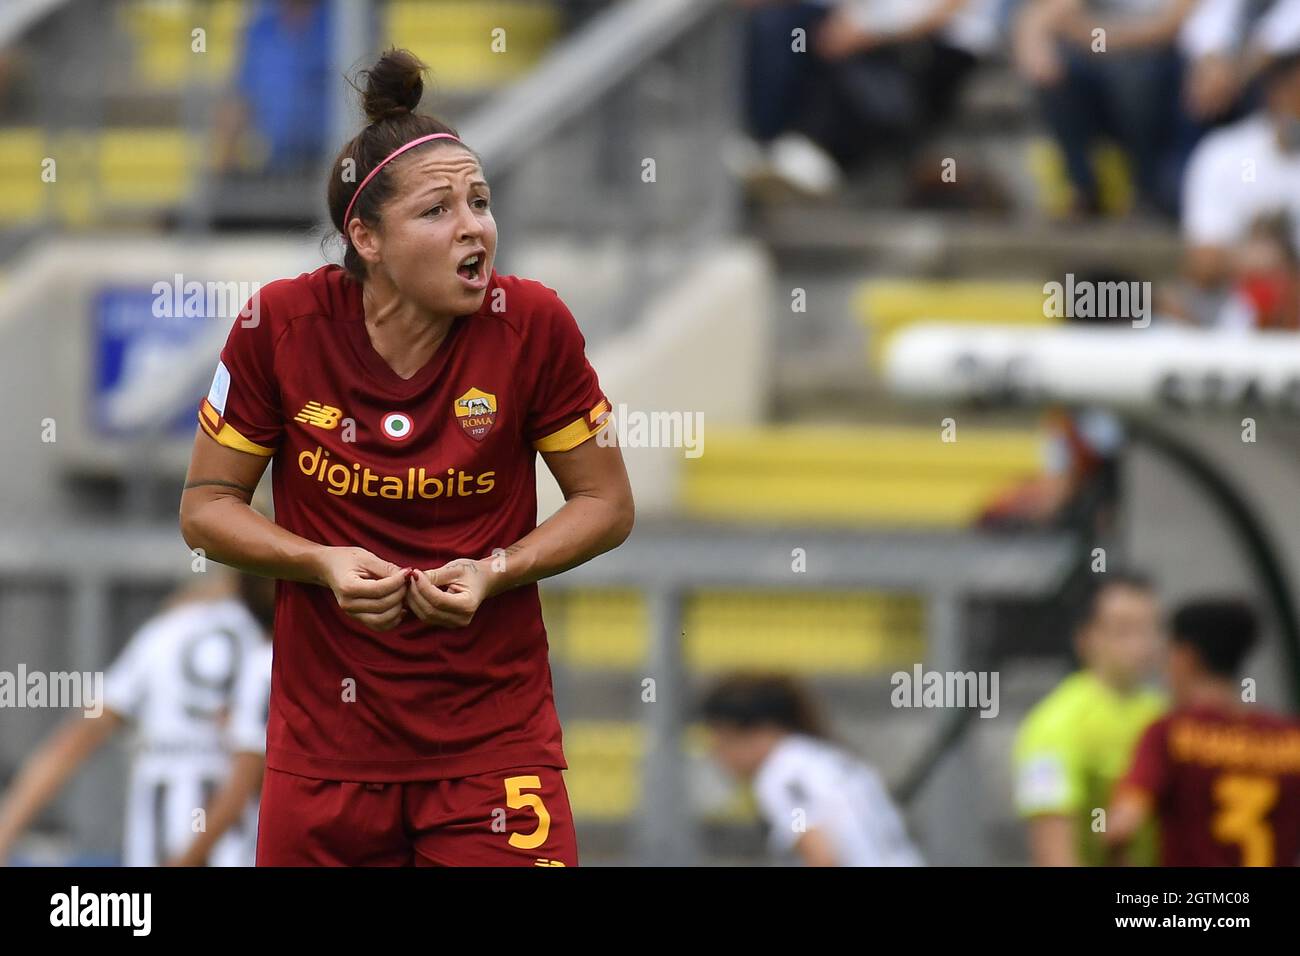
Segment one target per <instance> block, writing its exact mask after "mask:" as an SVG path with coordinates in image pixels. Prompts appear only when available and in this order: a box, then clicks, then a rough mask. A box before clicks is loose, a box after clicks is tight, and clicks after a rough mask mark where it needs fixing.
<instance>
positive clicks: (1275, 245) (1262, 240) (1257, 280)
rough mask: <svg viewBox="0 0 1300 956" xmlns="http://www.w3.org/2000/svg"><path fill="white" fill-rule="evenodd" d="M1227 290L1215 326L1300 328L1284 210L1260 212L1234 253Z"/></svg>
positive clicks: (1297, 267) (1299, 293)
mask: <svg viewBox="0 0 1300 956" xmlns="http://www.w3.org/2000/svg"><path fill="white" fill-rule="evenodd" d="M1232 259H1233V279H1232V291H1231V293H1229V295H1228V300H1227V302H1226V303H1225V304H1224V307H1223V310H1222V311H1221V312H1220V313H1219V317H1218V321H1217V322H1216V325H1217V326H1218V327H1219V328H1224V329H1246V330H1253V329H1287V330H1290V331H1294V330H1295V329H1297V328H1300V262H1297V257H1296V245H1295V227H1294V226H1293V225H1292V223H1291V219H1290V217H1289V216H1288V215H1287V214H1286V213H1277V214H1273V215H1266V216H1261V217H1260V218H1259V219H1257V220H1256V221H1255V223H1254V225H1252V226H1251V229H1250V233H1249V235H1248V236H1247V237H1246V241H1245V242H1244V243H1242V245H1241V246H1240V247H1239V248H1238V249H1236V250H1235V251H1234V255H1233V257H1232Z"/></svg>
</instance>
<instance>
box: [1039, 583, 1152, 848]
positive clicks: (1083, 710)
mask: <svg viewBox="0 0 1300 956" xmlns="http://www.w3.org/2000/svg"><path fill="white" fill-rule="evenodd" d="M1103 582H1104V583H1102V584H1101V586H1100V587H1099V589H1098V590H1097V592H1096V593H1095V594H1094V595H1093V599H1092V604H1091V606H1090V607H1089V608H1088V612H1087V617H1086V618H1085V619H1084V621H1083V623H1082V625H1081V626H1080V628H1079V629H1078V632H1077V633H1076V634H1075V650H1076V651H1077V653H1078V655H1079V659H1080V660H1081V661H1082V662H1083V668H1082V669H1081V670H1079V671H1077V672H1076V673H1074V674H1071V675H1070V676H1069V677H1067V678H1066V679H1065V680H1063V681H1061V683H1060V684H1059V685H1058V686H1057V687H1056V689H1055V690H1053V691H1052V692H1051V693H1050V694H1048V695H1047V696H1046V697H1045V698H1043V699H1042V700H1041V701H1039V702H1038V704H1037V705H1036V706H1035V707H1034V708H1033V709H1032V710H1031V711H1030V712H1029V714H1028V716H1026V717H1025V721H1024V723H1023V724H1021V726H1020V732H1019V734H1018V736H1017V738H1016V745H1015V764H1016V785H1015V790H1016V808H1017V810H1018V811H1019V813H1020V815H1021V816H1022V817H1025V818H1026V819H1027V820H1028V824H1029V849H1030V855H1031V859H1032V862H1033V864H1034V865H1035V866H1080V865H1083V866H1100V865H1103V864H1104V863H1105V862H1106V847H1105V844H1104V843H1103V842H1102V840H1101V835H1100V834H1099V833H1097V832H1094V830H1093V819H1094V812H1095V811H1096V810H1098V809H1101V808H1104V807H1105V806H1106V805H1107V804H1108V803H1109V802H1110V798H1111V791H1112V789H1113V787H1114V785H1115V783H1116V781H1118V780H1119V778H1120V776H1121V775H1122V774H1123V773H1124V771H1125V769H1127V767H1128V764H1129V757H1130V755H1131V754H1132V753H1133V747H1134V746H1135V745H1136V743H1137V740H1138V738H1139V737H1140V736H1141V734H1142V731H1143V730H1145V729H1146V727H1147V725H1148V724H1150V723H1151V721H1153V720H1155V719H1156V717H1158V716H1159V715H1160V714H1161V712H1162V711H1163V710H1164V700H1163V698H1162V697H1161V696H1160V695H1159V694H1157V693H1156V692H1155V691H1152V690H1149V689H1147V688H1145V687H1144V686H1143V684H1142V681H1143V679H1144V678H1145V677H1146V676H1147V674H1148V672H1149V671H1150V670H1151V669H1152V667H1153V665H1154V664H1155V658H1156V654H1157V652H1158V651H1159V649H1160V643H1161V638H1160V615H1159V611H1158V609H1157V606H1156V599H1155V595H1154V594H1152V591H1151V585H1150V583H1149V582H1148V581H1147V579H1146V578H1145V577H1143V576H1141V575H1138V574H1133V573H1125V572H1118V571H1111V572H1109V573H1107V574H1106V575H1105V577H1104V579H1103ZM1133 851H1134V852H1133V860H1134V862H1135V863H1144V864H1146V865H1154V863H1155V833H1154V829H1153V828H1146V829H1145V830H1144V832H1143V833H1142V834H1141V837H1140V839H1138V840H1136V841H1135V844H1134V847H1133Z"/></svg>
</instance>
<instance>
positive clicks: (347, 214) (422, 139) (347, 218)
mask: <svg viewBox="0 0 1300 956" xmlns="http://www.w3.org/2000/svg"><path fill="white" fill-rule="evenodd" d="M435 139H454V140H456V142H458V143H460V142H461V141H460V139H459V138H458V137H456V136H452V135H451V133H430V134H429V135H428V136H419V137H417V138H415V139H413V140H411V141H410V142H409V143H407V144H406V145H405V146H399V147H398V148H397V149H395V150H393V151H392V152H391V153H389V154H388V155H387V156H385V157H384V158H383V160H381V161H380V163H379V165H377V166H376V167H375V168H374V169H372V170H370V173H369V174H368V175H367V176H366V178H365V179H363V180H361V185H360V186H358V187H357V191H356V192H354V193H353V194H352V199H351V200H350V201H349V202H348V208H347V209H345V210H344V211H343V236H344V238H346V237H347V235H348V223H349V222H351V221H352V207H353V206H355V205H356V204H357V197H358V196H360V195H361V190H363V189H365V188H366V184H368V183H369V182H370V180H372V179H374V178H375V176H376V175H378V173H379V171H380V170H381V169H383V168H384V167H385V166H387V165H388V164H389V163H391V162H392V161H393V160H395V159H396V158H397V157H398V156H401V155H402V154H403V153H404V152H406V151H407V150H408V149H414V148H415V147H416V146H419V145H420V144H421V143H427V142H430V141H431V140H435ZM461 145H462V146H464V145H465V144H464V143H461ZM348 241H349V242H350V241H351V240H348Z"/></svg>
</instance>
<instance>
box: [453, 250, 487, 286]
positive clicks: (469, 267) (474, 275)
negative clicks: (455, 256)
mask: <svg viewBox="0 0 1300 956" xmlns="http://www.w3.org/2000/svg"><path fill="white" fill-rule="evenodd" d="M483 264H484V256H483V253H481V252H476V253H474V254H473V255H470V256H466V257H465V258H464V259H462V260H461V262H460V265H459V266H457V267H456V274H457V275H458V276H460V277H461V278H462V279H466V280H468V281H470V282H474V281H475V280H477V279H478V277H479V276H480V275H481V274H482V272H483Z"/></svg>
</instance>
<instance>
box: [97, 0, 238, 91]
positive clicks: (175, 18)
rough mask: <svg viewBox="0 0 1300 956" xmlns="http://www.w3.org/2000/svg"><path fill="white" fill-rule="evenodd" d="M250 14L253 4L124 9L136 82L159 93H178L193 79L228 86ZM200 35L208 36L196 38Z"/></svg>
mask: <svg viewBox="0 0 1300 956" xmlns="http://www.w3.org/2000/svg"><path fill="white" fill-rule="evenodd" d="M249 9H250V7H249V3H248V0H132V2H129V3H126V4H124V5H123V6H122V7H121V8H120V16H121V23H122V29H123V31H124V32H125V33H126V34H127V35H128V36H129V37H130V38H131V40H132V44H133V48H134V69H135V74H136V78H137V79H138V80H139V81H140V82H141V83H144V84H145V85H147V86H152V87H156V88H160V89H172V88H176V87H179V86H182V85H184V84H185V83H186V82H188V81H190V80H193V79H202V80H203V81H205V82H207V83H211V84H221V83H223V82H224V81H225V80H226V79H227V78H228V77H229V76H230V74H231V71H232V70H233V69H234V67H235V64H236V62H237V59H238V53H239V49H240V43H241V38H242V35H243V29H244V24H245V22H246V20H247V18H248V14H249ZM197 30H202V31H203V33H202V34H201V35H196V33H195V31H197ZM200 39H201V42H199V41H200ZM196 45H197V46H198V49H196Z"/></svg>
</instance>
